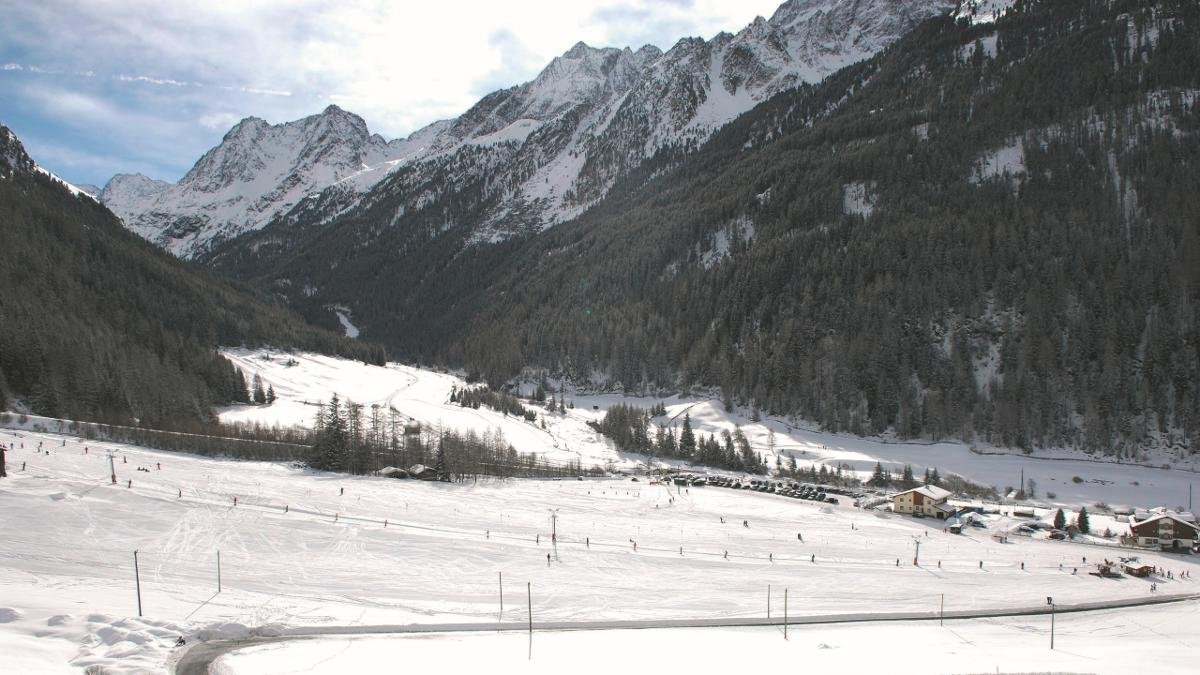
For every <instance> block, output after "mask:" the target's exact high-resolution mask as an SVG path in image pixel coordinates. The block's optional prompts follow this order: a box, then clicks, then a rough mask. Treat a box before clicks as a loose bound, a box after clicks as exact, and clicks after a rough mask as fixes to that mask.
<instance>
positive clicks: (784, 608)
mask: <svg viewBox="0 0 1200 675" xmlns="http://www.w3.org/2000/svg"><path fill="white" fill-rule="evenodd" d="M787 595H788V589H787V587H786V586H785V587H784V589H783V639H784V640H786V639H788V634H787V626H788V613H787Z"/></svg>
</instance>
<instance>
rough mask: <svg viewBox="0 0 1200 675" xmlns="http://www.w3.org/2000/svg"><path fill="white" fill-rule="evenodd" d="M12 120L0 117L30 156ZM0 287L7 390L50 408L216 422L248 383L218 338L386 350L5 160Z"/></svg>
mask: <svg viewBox="0 0 1200 675" xmlns="http://www.w3.org/2000/svg"><path fill="white" fill-rule="evenodd" d="M7 133H8V130H7V129H4V128H3V127H0V138H6V139H7V143H8V144H9V145H11V146H12V147H10V148H7V149H9V150H13V151H14V152H19V153H20V154H21V155H22V156H23V154H24V152H23V150H21V149H20V145H19V143H17V142H16V140H15V137H12V136H8V135H7ZM0 289H2V290H0V403H6V402H9V401H10V400H11V399H19V400H21V401H23V402H24V403H26V404H27V405H28V406H29V408H30V409H31V410H32V411H33V412H35V413H37V414H39V415H46V416H49V417H63V418H71V419H80V420H91V421H97V422H107V423H115V424H140V425H144V426H153V427H160V428H176V429H182V428H188V429H195V428H197V427H198V426H204V425H208V424H211V423H212V422H213V421H214V419H213V417H212V412H211V410H212V407H213V406H214V405H216V404H221V403H227V402H233V401H245V400H246V399H247V391H248V389H247V385H246V382H245V380H244V377H243V376H242V375H241V374H240V373H238V372H236V369H234V368H233V366H232V364H231V363H230V362H229V361H228V360H226V359H225V358H223V357H221V356H220V355H219V354H218V353H217V352H216V348H217V347H219V346H237V345H245V346H260V345H272V346H276V347H284V348H289V347H290V348H299V349H308V350H312V351H317V352H322V353H326V354H336V355H341V356H345V357H349V358H355V359H360V360H364V361H368V362H371V363H383V361H384V360H385V354H384V351H383V349H382V348H381V347H378V346H372V345H369V344H365V343H357V342H354V341H351V340H349V339H347V338H344V337H339V336H337V335H335V334H333V333H329V332H325V331H322V330H318V329H315V328H313V327H311V326H308V325H306V324H305V323H303V322H302V321H301V320H299V319H298V318H296V317H295V315H294V314H292V313H291V312H290V310H288V309H286V308H285V307H284V306H282V305H280V304H278V303H275V302H270V301H266V300H263V299H259V298H257V297H255V296H254V295H253V294H252V293H250V292H248V291H247V290H246V289H243V288H239V287H237V286H235V285H233V284H231V283H229V282H227V281H221V280H218V279H216V278H215V277H213V276H212V274H211V273H209V272H207V271H205V270H203V269H200V268H197V267H194V266H192V265H190V264H188V263H184V262H181V261H179V260H176V259H174V258H172V257H171V256H169V255H168V254H166V253H164V252H162V251H159V250H157V249H156V248H155V247H153V246H152V245H150V244H148V243H147V242H145V241H143V240H141V239H140V238H138V237H137V236H136V235H133V234H131V233H130V232H128V231H127V230H126V229H125V228H124V227H123V226H122V225H121V223H120V222H119V221H118V220H117V218H116V217H115V216H113V215H112V213H110V212H109V211H108V210H107V209H105V208H104V207H102V206H100V205H99V204H97V203H96V202H94V201H93V200H91V199H88V198H87V197H83V196H80V197H74V196H72V195H71V194H70V193H69V192H68V191H67V189H66V188H65V187H63V186H62V185H61V184H59V183H57V182H56V181H53V180H52V179H50V178H48V177H45V176H42V175H40V174H36V173H31V172H28V171H12V172H0ZM264 400H265V392H264Z"/></svg>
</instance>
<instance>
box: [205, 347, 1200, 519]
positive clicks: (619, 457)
mask: <svg viewBox="0 0 1200 675" xmlns="http://www.w3.org/2000/svg"><path fill="white" fill-rule="evenodd" d="M224 354H225V356H226V357H227V358H229V359H230V360H232V361H233V362H234V363H235V364H237V366H238V367H239V368H241V369H242V371H243V372H244V373H246V376H247V377H250V376H252V375H255V374H257V375H259V376H260V377H262V379H263V381H264V382H266V383H267V384H270V385H271V386H272V387H274V390H275V394H276V396H277V397H278V398H277V400H276V401H275V403H273V404H271V405H268V406H235V407H232V408H227V409H225V410H222V411H220V412H219V414H220V417H221V419H222V420H223V421H225V422H250V423H254V422H257V423H261V424H264V425H267V426H272V425H280V426H285V427H286V426H311V425H312V422H313V420H314V419H315V417H316V411H317V407H316V404H317V403H318V402H320V401H328V400H329V399H330V398H331V397H332V396H333V395H334V394H337V395H338V396H340V397H342V398H350V399H352V400H354V401H355V402H356V403H359V404H362V405H364V406H367V407H370V406H371V405H379V406H380V407H382V408H383V409H385V410H387V409H395V410H396V411H397V412H398V413H399V414H400V415H401V416H402V417H403V418H404V419H405V420H412V421H415V422H419V423H421V424H422V425H424V426H426V427H427V428H446V429H454V430H457V431H459V432H463V433H466V432H475V433H477V434H484V433H487V432H491V431H498V432H499V433H500V434H501V435H503V437H504V439H505V440H506V441H507V442H508V443H511V444H512V445H513V446H514V447H515V448H517V449H519V450H521V451H522V452H529V453H536V454H537V455H538V457H540V458H542V459H544V460H547V461H550V462H556V463H563V464H565V463H568V462H578V463H580V464H581V465H583V466H585V467H591V466H602V467H614V468H619V469H633V468H636V467H638V466H643V465H644V462H645V461H646V458H645V457H643V456H641V455H632V454H626V453H621V452H618V451H617V450H616V448H614V447H613V444H612V443H611V442H610V441H609V440H607V439H606V438H604V437H603V436H601V435H600V434H599V433H597V432H596V431H595V430H594V429H593V428H592V427H591V426H589V425H588V422H595V421H599V420H600V419H601V418H602V417H603V416H604V414H605V411H607V410H608V409H609V408H610V407H612V406H614V405H617V404H626V405H635V406H638V407H641V408H645V409H649V408H651V407H652V406H654V405H655V404H657V403H660V402H661V403H663V404H664V405H665V407H666V412H667V414H666V415H665V416H662V417H658V418H655V419H654V420H653V421H654V423H655V424H657V425H663V426H669V427H673V428H675V429H676V431H677V432H678V430H679V429H680V428H681V425H682V423H683V419H684V416H685V415H687V416H689V418H690V420H691V425H692V428H693V429H694V430H695V433H696V434H697V435H698V436H700V437H707V436H709V435H713V436H717V437H718V438H719V437H720V435H721V433H722V432H725V431H729V432H733V431H734V430H735V429H738V428H740V429H741V430H742V432H743V433H744V434H745V435H746V437H747V438H748V439H749V441H750V444H751V446H752V447H753V448H754V451H755V452H757V453H759V454H760V455H762V456H763V458H764V459H765V461H766V463H767V466H769V467H774V466H775V464H776V460H777V459H778V458H779V457H780V456H782V457H783V458H784V459H786V458H788V457H792V458H794V459H795V460H796V464H797V466H798V467H800V468H801V469H807V468H809V467H819V466H825V467H826V468H828V469H830V470H833V469H835V468H837V467H839V466H843V467H847V468H848V470H849V471H853V472H855V473H856V474H857V475H858V476H859V477H860V478H862V479H864V480H865V479H867V478H869V477H870V475H871V472H872V470H873V469H874V467H875V463H876V462H881V463H882V464H883V466H884V467H885V468H887V469H888V470H889V471H891V472H892V473H893V474H896V475H899V474H900V472H901V471H902V469H903V467H904V465H905V464H908V465H911V466H912V467H913V470H914V472H915V473H916V474H917V475H921V474H922V473H923V472H924V471H925V469H926V468H937V469H938V470H939V472H940V473H942V474H943V475H944V474H950V473H952V474H957V475H960V476H963V477H964V478H967V479H968V480H971V481H974V482H976V483H980V484H983V485H991V486H995V487H996V489H997V490H1004V488H1005V487H1006V486H1010V485H1015V484H1017V483H1019V482H1020V480H1021V476H1022V475H1024V476H1025V477H1026V478H1032V479H1034V480H1035V481H1036V482H1037V484H1039V485H1040V486H1041V489H1042V491H1044V492H1046V493H1053V494H1054V497H1053V498H1050V497H1047V498H1046V500H1045V503H1047V504H1063V505H1068V506H1069V505H1079V504H1086V505H1089V506H1090V505H1092V504H1094V503H1096V502H1101V501H1102V502H1106V503H1108V504H1111V505H1114V506H1130V507H1142V508H1145V507H1151V506H1158V505H1163V504H1166V505H1168V506H1177V505H1183V504H1186V503H1187V499H1188V489H1189V488H1188V485H1189V483H1190V482H1192V481H1193V480H1194V479H1195V476H1196V474H1195V473H1194V471H1196V470H1197V469H1200V466H1197V465H1196V464H1192V465H1182V464H1179V465H1177V466H1176V469H1175V470H1171V471H1168V470H1164V469H1161V468H1158V467H1157V466H1142V465H1137V464H1114V463H1107V462H1097V461H1094V458H1091V457H1089V456H1086V455H1082V454H1079V453H1055V452H1050V451H1040V452H1039V454H1038V456H1026V455H1012V454H978V453H976V452H972V451H971V449H970V448H969V447H968V446H967V445H965V444H963V443H953V442H945V443H896V442H885V441H883V440H882V439H870V438H859V437H855V436H849V435H845V434H830V433H823V432H820V431H816V430H814V429H812V428H809V427H807V426H804V425H801V424H799V423H797V422H796V421H794V420H787V419H782V418H771V417H766V418H764V419H762V420H761V421H758V422H755V421H753V418H752V416H751V415H750V414H749V411H738V412H729V411H728V410H726V409H725V407H724V405H722V403H721V401H720V400H717V399H711V398H706V397H698V398H696V397H679V396H672V397H669V398H666V399H665V400H660V399H656V398H634V397H628V396H622V395H620V394H598V395H586V394H579V393H571V392H568V393H567V396H566V398H567V401H568V402H570V403H573V404H574V405H573V408H571V409H570V410H567V411H566V413H547V412H546V411H545V410H543V409H541V408H540V407H534V408H530V409H531V410H533V411H534V412H537V413H538V420H537V421H536V422H527V421H525V420H524V419H520V418H517V417H515V416H512V415H504V414H502V413H500V412H497V411H494V410H491V409H488V408H486V407H482V408H479V409H477V410H476V409H472V408H463V407H461V406H459V405H457V404H455V403H451V402H450V392H451V390H452V389H453V388H458V389H463V388H465V387H467V386H469V385H467V383H466V382H465V381H463V380H462V379H460V378H458V377H455V376H453V375H450V374H446V373H438V372H434V371H430V370H425V369H421V368H415V367H411V366H405V365H401V364H396V363H391V364H388V365H387V367H379V366H371V365H366V364H363V363H359V362H355V361H348V360H345V359H338V358H334V357H327V356H320V355H316V354H284V353H280V352H273V351H265V350H246V349H227V350H225V351H224ZM543 425H544V426H543ZM983 451H985V452H993V451H994V450H989V449H987V448H984V449H983ZM995 452H999V451H995ZM663 463H664V464H668V463H674V464H681V462H679V461H675V460H672V461H671V462H663ZM701 470H703V469H701ZM1076 478H1078V480H1076Z"/></svg>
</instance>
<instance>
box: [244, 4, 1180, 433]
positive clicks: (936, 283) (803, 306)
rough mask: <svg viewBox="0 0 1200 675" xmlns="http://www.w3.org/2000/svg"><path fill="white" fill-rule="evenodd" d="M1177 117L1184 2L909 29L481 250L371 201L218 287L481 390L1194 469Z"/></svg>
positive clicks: (1078, 7)
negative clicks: (512, 388)
mask: <svg viewBox="0 0 1200 675" xmlns="http://www.w3.org/2000/svg"><path fill="white" fill-rule="evenodd" d="M1198 96H1200V7H1198V6H1197V4H1196V3H1195V2H1189V1H1185V0H1158V1H1155V2H1144V1H1133V0H1116V1H1113V0H1070V1H1067V0H1054V1H1049V0H1044V1H1032V0H1026V1H1023V2H1018V3H1017V4H1016V6H1015V7H1014V9H1013V11H1012V12H1010V13H1009V14H1008V16H1007V17H1006V18H1004V19H1002V20H1000V21H999V22H998V23H996V24H995V25H992V24H986V25H974V26H972V25H970V24H968V23H967V22H966V21H965V20H964V21H960V22H958V23H955V22H954V21H953V20H952V19H950V18H948V17H943V18H938V19H933V20H930V21H928V22H926V23H924V24H922V25H921V26H920V27H919V28H918V29H917V30H916V31H915V32H914V33H912V34H910V35H909V36H908V37H907V38H905V39H903V40H901V41H899V42H898V43H896V44H894V45H893V46H892V47H890V48H889V49H887V50H886V51H885V52H883V53H881V54H880V55H878V56H877V57H875V58H873V59H871V60H870V61H867V62H865V63H862V64H858V65H855V66H851V67H849V68H847V69H845V70H843V71H840V72H839V73H837V74H835V75H833V76H831V77H830V78H828V79H827V80H825V81H824V82H823V83H821V84H820V85H816V86H806V87H802V88H800V89H797V90H794V91H791V92H787V93H784V94H781V95H779V96H777V97H775V98H773V99H772V100H770V101H768V102H767V103H765V104H763V105H761V106H759V107H758V108H756V109H754V110H753V111H751V112H750V113H747V114H746V115H744V116H742V117H741V118H739V120H737V121H735V122H734V123H732V124H731V125H729V126H728V127H726V128H725V129H724V130H722V131H721V132H720V133H718V134H717V135H716V136H715V137H714V138H713V139H712V140H711V141H710V142H709V143H708V144H707V145H706V146H705V147H704V148H702V149H701V150H700V151H699V152H698V153H696V154H694V155H691V156H689V157H686V158H683V159H679V158H677V157H674V156H672V155H671V154H670V153H664V154H662V155H660V156H659V157H658V158H657V161H653V162H650V163H648V164H647V165H646V166H644V167H643V168H642V170H641V171H639V172H638V173H637V174H636V175H635V176H633V177H632V178H630V179H629V180H627V181H625V182H624V183H623V184H620V185H618V186H617V187H615V188H614V189H613V190H612V191H611V192H610V196H609V198H607V199H606V200H605V201H603V202H601V203H600V204H599V205H598V206H597V207H595V208H593V209H592V210H590V211H589V212H588V213H586V214H584V215H583V216H582V217H580V218H579V219H577V220H575V221H572V222H569V223H566V224H564V225H561V226H558V227H555V228H553V229H551V230H549V231H547V232H546V233H543V234H541V235H537V236H533V237H527V238H524V239H514V240H509V241H507V242H504V243H501V244H495V245H488V244H473V243H471V242H470V241H469V233H470V228H469V223H470V218H471V217H472V214H470V213H462V212H455V211H453V209H452V207H451V206H448V210H446V211H443V212H442V214H441V215H442V216H444V217H442V218H441V219H440V220H437V219H431V218H432V216H428V215H427V216H423V217H421V218H414V219H406V218H402V217H399V216H398V214H397V212H396V211H395V209H394V208H389V205H388V204H387V203H384V202H376V203H372V204H368V205H367V206H366V207H364V208H363V209H360V210H358V211H355V212H353V213H351V214H348V215H346V216H345V217H343V218H341V219H336V220H334V221H333V222H331V223H325V222H322V223H319V224H318V223H311V224H309V225H308V227H307V229H304V228H301V229H299V230H295V229H293V230H289V232H291V233H299V234H297V236H298V237H299V239H297V240H294V241H292V242H291V244H290V245H289V247H288V248H287V250H286V251H285V252H283V253H280V254H278V255H276V254H267V255H259V254H257V253H255V252H254V251H253V250H252V249H251V245H252V244H253V240H251V241H249V242H240V243H239V244H238V246H237V247H235V248H233V249H227V254H226V255H225V257H224V258H222V259H220V264H221V265H222V266H223V267H224V269H226V270H229V271H233V272H234V273H236V274H238V275H240V276H243V277H245V278H249V279H256V280H260V281H263V282H274V283H275V284H276V288H278V289H279V290H281V291H287V290H288V289H299V288H315V289H318V291H317V296H316V297H315V298H307V297H301V294H299V293H295V292H293V298H292V299H293V301H295V302H297V303H300V304H304V303H316V302H318V301H319V300H320V298H321V296H322V295H326V296H327V297H340V298H346V297H354V298H356V300H355V302H354V310H355V316H356V318H358V319H359V320H361V322H362V324H363V325H364V326H365V331H364V334H365V335H367V336H370V337H372V338H375V339H379V340H381V341H384V342H386V343H387V344H389V346H391V347H393V348H395V349H397V350H398V351H399V352H400V353H402V354H404V355H405V356H407V357H410V358H420V359H426V360H436V361H441V362H445V363H449V364H455V365H465V366H467V367H470V368H474V369H478V370H480V371H481V372H483V373H484V374H486V375H487V376H488V377H490V378H492V379H493V380H500V379H504V378H507V377H510V376H512V375H514V374H516V373H517V372H519V371H520V369H521V368H523V367H529V366H537V367H546V368H550V369H553V370H556V371H559V372H563V373H566V374H568V375H570V376H572V377H575V378H576V379H580V380H586V379H596V378H597V377H600V378H602V379H604V380H606V381H607V383H608V384H609V385H618V386H622V387H624V388H626V389H640V388H645V387H653V386H666V387H686V386H690V385H695V384H698V385H709V386H715V387H720V388H721V389H722V390H723V391H724V392H725V394H726V397H727V398H728V399H729V400H730V402H731V403H741V404H746V405H753V406H758V407H761V408H764V409H766V410H769V411H771V412H774V413H786V414H796V415H799V416H801V417H803V418H807V419H812V420H815V421H817V422H819V423H820V424H821V425H823V426H824V427H825V428H828V429H833V430H847V431H852V432H854V433H863V434H874V433H883V432H887V431H889V430H891V431H894V432H895V433H896V434H898V435H899V436H902V437H932V438H944V437H954V438H962V439H966V440H976V439H978V440H982V441H984V442H989V443H994V444H998V445H1005V446H1015V447H1024V448H1030V447H1034V446H1074V447H1080V448H1084V449H1087V450H1095V451H1103V452H1107V453H1114V454H1120V455H1122V456H1131V455H1134V454H1135V453H1136V452H1137V451H1138V449H1139V448H1142V447H1145V446H1149V445H1154V446H1157V447H1160V448H1163V447H1165V448H1172V449H1173V450H1175V451H1177V452H1180V453H1190V452H1194V451H1195V449H1196V448H1197V447H1200V443H1198V432H1200V392H1198V388H1200V328H1198V326H1197V323H1196V305H1197V301H1198V300H1200V217H1198V216H1197V214H1200V171H1198V168H1200V135H1198V132H1200V109H1198V108H1197V97H1198ZM479 188H480V186H470V185H468V186H465V187H464V189H468V190H470V189H479ZM445 198H446V199H447V200H450V201H449V202H448V204H449V203H450V202H453V198H454V195H449V196H446V197H445ZM435 220H436V221H437V222H435ZM288 225H289V226H293V225H294V224H291V223H289V224H288ZM264 236H268V237H269V236H274V235H272V228H268V229H267V231H266V232H265V233H264ZM235 243H237V242H235Z"/></svg>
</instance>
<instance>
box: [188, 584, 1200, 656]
mask: <svg viewBox="0 0 1200 675" xmlns="http://www.w3.org/2000/svg"><path fill="white" fill-rule="evenodd" d="M1196 601H1200V595H1196V594H1193V595H1172V596H1166V595H1163V596H1155V597H1148V598H1136V599H1128V600H1108V601H1099V602H1084V603H1078V604H1075V605H1060V606H1057V607H1056V610H1055V611H1056V613H1057V614H1072V613H1078V612H1095V611H1100V610H1111V609H1121V608H1129V607H1144V606H1151V605H1163V604H1167V603H1176V602H1196ZM1049 613H1050V611H1049V609H1047V607H1046V606H1044V605H1040V606H1034V607H1024V608H1021V607H1016V608H1005V609H978V610H953V611H949V612H945V613H944V614H943V615H942V616H943V618H945V619H948V620H964V619H985V618H987V619H994V618H1001V617H1013V616H1037V615H1046V614H1049ZM938 618H939V616H938V613H937V612H895V613H887V614H882V613H868V612H855V613H847V614H827V615H815V616H798V617H792V616H789V617H788V619H787V624H788V626H789V627H790V626H796V627H801V626H811V625H821V624H852V623H878V622H900V621H933V620H937V619H938ZM783 623H784V617H782V616H777V617H775V618H766V617H760V618H740V619H736V618H730V619H666V620H663V619H659V620H643V621H550V622H539V621H534V622H533V631H534V632H535V633H536V632H542V631H597V630H609V631H611V630H646V629H672V628H734V627H755V626H758V627H763V626H776V627H778V626H782V625H783ZM528 629H529V624H528V623H523V622H504V623H501V622H497V623H467V624H411V625H407V626H323V627H320V628H302V629H295V630H292V631H288V634H286V635H277V636H263V637H254V638H245V639H239V640H219V641H213V642H202V643H198V644H195V645H193V646H191V647H190V648H189V649H188V650H187V651H185V652H184V653H183V654H182V655H181V656H180V657H179V659H178V661H177V662H176V664H175V669H174V672H175V674H176V675H209V673H210V666H211V665H212V663H213V662H214V661H216V660H217V659H219V658H221V657H223V656H225V655H227V654H232V653H234V652H237V651H239V650H242V649H246V648H249V647H256V646H260V645H264V644H277V643H282V642H291V641H297V640H309V639H312V638H315V637H322V636H332V635H337V636H365V635H372V636H379V635H411V634H448V633H481V632H488V633H496V632H510V633H511V632H517V633H520V632H524V631H527V630H528ZM447 656H449V655H447Z"/></svg>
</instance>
